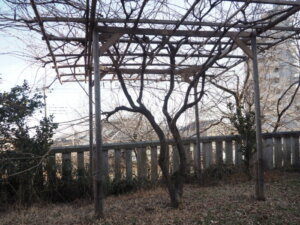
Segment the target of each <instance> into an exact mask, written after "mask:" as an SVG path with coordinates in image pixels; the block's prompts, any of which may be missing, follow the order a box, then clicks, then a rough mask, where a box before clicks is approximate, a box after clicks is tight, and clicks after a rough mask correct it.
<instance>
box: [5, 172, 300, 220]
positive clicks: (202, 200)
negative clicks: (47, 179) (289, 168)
mask: <svg viewBox="0 0 300 225" xmlns="http://www.w3.org/2000/svg"><path fill="white" fill-rule="evenodd" d="M266 179H267V183H266V188H265V193H266V198H267V201H256V200H255V199H254V197H253V193H254V183H253V181H252V182H244V183H233V184H223V185H222V184H220V185H218V186H213V187H199V186H198V185H186V186H185V194H184V198H183V201H182V204H181V205H180V207H179V209H172V208H170V206H169V203H168V202H169V199H168V195H167V192H166V190H165V189H163V188H156V189H152V190H147V191H138V192H136V193H132V194H126V195H121V196H112V197H108V198H107V199H106V200H105V218H104V219H101V220H95V219H94V217H93V205H92V203H91V202H88V201H83V200H78V201H76V202H73V203H69V204H47V205H44V204H37V205H34V206H32V207H30V208H18V207H16V206H15V207H13V208H12V209H9V210H8V211H7V212H5V213H2V214H0V224H3V225H11V224H14V225H17V224H24V225H25V224H30V225H34V224H39V225H40V224H45V225H48V224H64V225H68V224H70V225H71V224H72V225H75V224H78V225H79V224H82V225H83V224H84V225H94V224H103V225H104V224H105V225H112V224H122V225H123V224H125V225H126V224H137V225H142V224H147V225H148V224H149V225H151V224H155V225H156V224H162V225H167V224H185V225H192V224H220V225H221V224H222V225H227V224H228V225H239V224H243V225H248V224H249V225H250V224H251V225H252V224H266V225H272V224H274V225H279V224H283V225H287V224H290V225H299V224H300V174H299V173H279V172H278V173H275V174H270V175H267V176H266Z"/></svg>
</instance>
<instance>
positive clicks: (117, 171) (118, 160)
mask: <svg viewBox="0 0 300 225" xmlns="http://www.w3.org/2000/svg"><path fill="white" fill-rule="evenodd" d="M114 170H115V171H114V172H115V180H118V181H119V180H121V150H120V149H116V150H115V168H114Z"/></svg>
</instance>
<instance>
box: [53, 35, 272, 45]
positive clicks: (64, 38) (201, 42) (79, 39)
mask: <svg viewBox="0 0 300 225" xmlns="http://www.w3.org/2000/svg"><path fill="white" fill-rule="evenodd" d="M110 37H111V36H109V37H108V36H107V35H106V37H105V38H103V41H106V40H107V39H109V38H110ZM48 40H50V41H65V42H81V43H83V42H84V41H85V38H80V37H57V36H52V35H51V36H48ZM100 40H101V38H100ZM241 40H242V41H243V42H244V43H245V44H246V45H250V43H249V42H248V41H249V39H248V38H245V39H241ZM118 42H120V43H137V41H136V40H129V39H119V41H118ZM169 43H170V44H176V43H177V42H175V41H170V42H169ZM150 44H155V45H160V44H162V41H159V40H151V43H150ZM182 44H183V45H216V44H221V45H225V44H228V42H226V41H221V42H217V41H207V42H206V41H186V42H184V43H182ZM272 44H273V42H270V41H265V42H262V41H258V42H257V45H260V46H269V45H272Z"/></svg>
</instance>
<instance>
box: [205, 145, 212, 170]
mask: <svg viewBox="0 0 300 225" xmlns="http://www.w3.org/2000/svg"><path fill="white" fill-rule="evenodd" d="M211 152H212V143H211V142H203V159H204V168H208V167H209V166H210V165H211V162H212V157H211V156H212V154H211Z"/></svg>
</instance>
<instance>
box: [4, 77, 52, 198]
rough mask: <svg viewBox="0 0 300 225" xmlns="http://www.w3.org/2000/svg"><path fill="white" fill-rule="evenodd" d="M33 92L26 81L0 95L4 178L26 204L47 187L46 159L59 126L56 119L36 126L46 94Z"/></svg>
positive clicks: (44, 121) (47, 120) (45, 120)
mask: <svg viewBox="0 0 300 225" xmlns="http://www.w3.org/2000/svg"><path fill="white" fill-rule="evenodd" d="M31 92H32V90H31V89H30V88H29V85H28V83H27V82H24V83H23V85H21V86H16V87H13V88H12V89H11V90H10V91H9V92H2V93H0V121H1V122H0V160H1V161H2V162H3V163H2V164H1V168H0V177H2V178H3V177H5V182H6V183H9V184H10V185H11V187H13V189H14V190H15V192H16V193H14V194H15V195H16V196H17V198H18V200H19V201H20V202H22V203H23V202H31V201H32V200H33V198H34V197H37V190H41V189H42V188H43V187H44V185H45V179H44V176H45V175H44V174H43V172H44V171H45V170H44V169H45V166H46V156H48V154H49V151H50V146H51V144H52V140H51V138H52V136H53V133H54V129H55V128H56V127H57V125H56V124H54V123H53V122H52V119H53V118H52V117H49V118H43V119H42V120H40V121H39V123H38V124H37V125H34V124H33V122H34V121H32V119H33V117H34V116H36V113H37V112H38V110H40V109H41V107H42V106H43V103H42V101H41V99H42V95H40V94H37V93H36V94H32V93H31ZM48 175H49V174H48ZM49 179H50V177H49V176H48V180H49Z"/></svg>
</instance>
